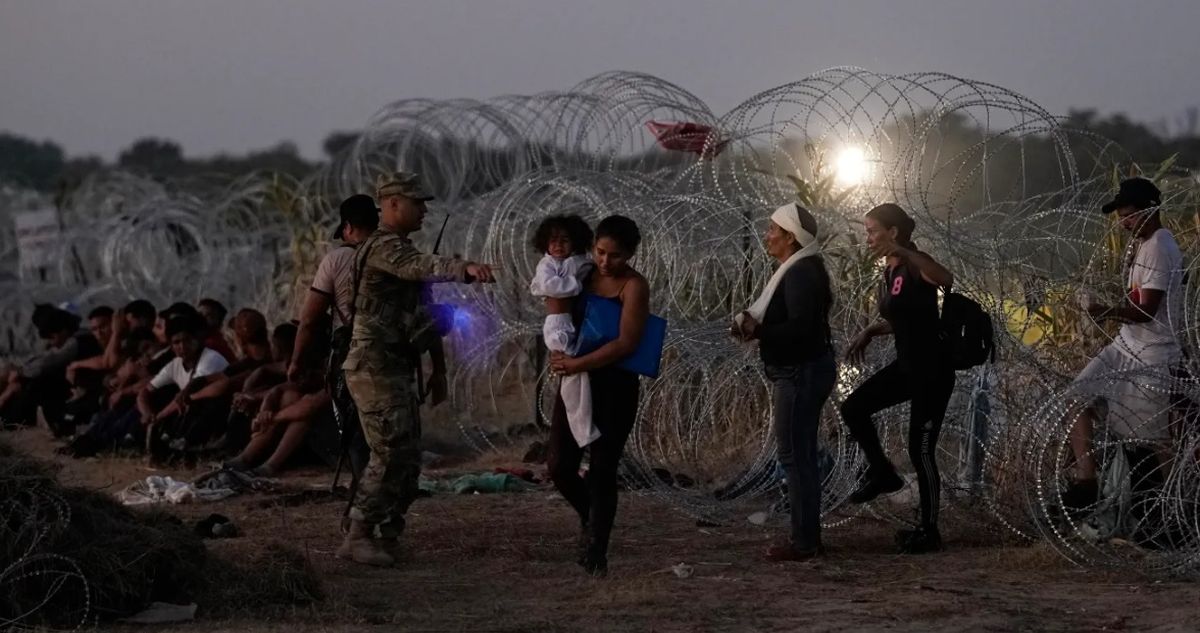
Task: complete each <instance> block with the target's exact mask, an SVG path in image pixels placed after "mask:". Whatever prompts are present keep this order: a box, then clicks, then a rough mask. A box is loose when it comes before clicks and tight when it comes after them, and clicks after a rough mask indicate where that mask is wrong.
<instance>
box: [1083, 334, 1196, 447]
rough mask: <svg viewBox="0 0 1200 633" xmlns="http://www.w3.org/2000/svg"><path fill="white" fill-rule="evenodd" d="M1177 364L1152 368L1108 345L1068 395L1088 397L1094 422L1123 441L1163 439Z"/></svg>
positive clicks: (1168, 427) (1168, 436) (1169, 420)
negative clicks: (1094, 411)
mask: <svg viewBox="0 0 1200 633" xmlns="http://www.w3.org/2000/svg"><path fill="white" fill-rule="evenodd" d="M1178 364H1179V363H1178V361H1169V362H1166V363H1163V364H1161V365H1153V364H1147V363H1144V362H1142V361H1141V360H1139V359H1136V358H1133V357H1131V356H1129V355H1128V354H1126V353H1124V352H1122V351H1121V350H1120V349H1118V348H1117V346H1116V344H1115V343H1113V344H1109V345H1108V346H1106V347H1105V348H1104V349H1102V350H1100V353H1099V354H1098V355H1097V356H1096V357H1095V358H1093V359H1092V360H1091V362H1089V363H1088V364H1087V367H1084V368H1083V371H1082V372H1080V373H1079V376H1077V377H1076V378H1075V380H1074V382H1072V383H1071V392H1072V393H1076V394H1079V395H1082V396H1086V397H1089V398H1090V403H1091V404H1092V405H1093V406H1094V407H1095V409H1096V412H1097V418H1098V419H1097V422H1101V421H1103V422H1107V423H1108V430H1109V431H1111V432H1113V433H1115V434H1117V435H1119V436H1121V437H1123V438H1127V439H1141V440H1167V439H1170V437H1171V431H1170V424H1171V415H1170V413H1171V410H1172V404H1173V403H1174V402H1175V401H1176V398H1175V394H1174V392H1175V380H1174V378H1173V377H1172V376H1174V375H1176V373H1177V368H1176V366H1177V365H1178Z"/></svg>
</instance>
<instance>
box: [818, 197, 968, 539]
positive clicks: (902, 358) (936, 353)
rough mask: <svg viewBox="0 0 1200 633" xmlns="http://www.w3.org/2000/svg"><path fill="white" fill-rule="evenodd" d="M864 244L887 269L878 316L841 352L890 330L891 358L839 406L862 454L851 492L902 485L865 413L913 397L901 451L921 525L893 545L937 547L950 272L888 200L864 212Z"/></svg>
mask: <svg viewBox="0 0 1200 633" xmlns="http://www.w3.org/2000/svg"><path fill="white" fill-rule="evenodd" d="M864 224H865V225H866V229H867V247H868V248H870V249H871V252H872V253H874V254H875V255H877V256H879V257H885V258H887V266H886V267H885V268H884V271H883V278H882V279H881V280H880V286H879V295H878V297H879V314H880V316H881V317H883V319H882V320H880V321H878V322H877V323H875V324H874V325H871V326H870V327H868V328H867V329H865V330H863V331H862V333H860V334H859V335H858V336H857V337H855V339H854V340H853V341H852V342H851V343H850V347H849V349H848V350H847V357H848V358H849V359H850V360H851V361H853V362H859V361H861V360H862V357H863V352H864V351H865V350H866V348H867V345H868V344H869V343H870V342H871V339H873V338H875V337H876V336H880V335H883V334H892V335H893V337H894V339H895V344H896V360H895V361H894V362H892V363H891V364H890V365H888V366H887V367H884V368H883V369H881V370H879V372H878V373H876V374H875V375H873V376H871V377H870V378H868V379H867V381H866V382H865V383H863V384H862V385H861V386H860V387H859V388H858V389H855V390H854V393H852V394H850V397H848V398H846V401H845V402H844V403H842V419H843V420H845V422H846V426H848V427H849V429H850V434H851V435H852V436H854V438H855V440H857V441H858V444H859V447H860V448H862V451H863V453H864V454H865V455H866V458H867V464H868V468H867V476H866V480H865V481H863V482H862V484H861V485H859V487H858V489H857V490H855V491H854V493H853V494H852V495H851V496H850V501H851V502H853V503H865V502H867V501H870V500H872V499H874V498H875V497H878V496H879V495H880V494H885V493H891V492H895V491H897V490H900V489H901V488H902V487H904V480H903V479H901V478H900V476H899V475H897V474H896V470H895V468H894V467H893V466H892V463H891V462H890V461H888V458H887V455H885V454H884V451H883V447H882V446H881V445H880V442H879V433H878V432H877V431H876V429H875V424H874V422H872V420H871V416H872V415H873V414H875V413H876V412H878V411H882V410H883V409H886V408H888V407H892V406H895V405H897V404H900V403H901V402H905V401H909V400H911V401H912V406H911V413H910V417H909V427H908V455H909V458H910V459H912V464H913V469H914V470H915V471H916V474H917V485H918V489H919V491H920V496H921V500H920V524H919V526H918V527H917V529H915V530H901V531H900V532H899V533H898V534H897V535H896V543H897V545H898V546H899V548H900V551H901V552H903V553H922V552H929V551H934V550H938V549H941V546H942V541H941V536H940V534H939V533H938V528H937V512H938V502H939V501H938V496H939V492H940V489H941V481H940V479H939V477H938V469H937V439H938V433H939V432H940V431H941V427H942V419H943V418H944V417H945V415H946V405H947V404H948V403H949V401H950V394H951V393H952V392H953V391H954V369H953V367H952V366H951V365H950V364H949V363H948V362H947V359H946V356H945V347H944V345H943V343H942V337H941V329H940V327H939V316H938V304H937V290H938V288H939V287H941V288H949V287H950V286H951V285H952V284H953V283H954V276H953V275H952V274H950V271H948V270H946V269H945V268H944V267H943V266H942V265H941V264H939V263H937V262H936V261H934V259H933V258H932V257H930V256H929V255H927V254H925V253H922V252H921V251H919V250H917V247H916V245H915V244H913V242H912V232H913V229H914V228H915V227H916V222H914V221H913V219H912V218H910V217H909V216H908V214H907V213H905V212H904V210H903V209H901V208H900V207H899V206H897V205H895V204H882V205H879V206H877V207H875V208H874V209H871V210H870V211H869V212H867V216H866V219H865V220H864Z"/></svg>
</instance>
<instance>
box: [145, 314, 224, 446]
mask: <svg viewBox="0 0 1200 633" xmlns="http://www.w3.org/2000/svg"><path fill="white" fill-rule="evenodd" d="M204 329H205V324H204V322H203V321H202V320H201V319H199V318H197V317H196V316H194V315H180V316H174V317H171V318H170V319H169V320H168V321H167V324H166V333H167V340H168V341H169V342H170V344H171V351H172V352H174V353H175V358H174V359H172V360H171V362H169V363H167V365H166V366H165V367H163V368H162V370H160V371H159V372H158V374H156V375H155V376H154V378H152V379H151V380H150V383H149V384H148V385H146V387H145V388H144V389H142V390H141V392H139V393H138V398H137V408H138V412H139V413H140V414H141V423H142V426H143V427H144V428H145V429H146V435H147V437H148V438H151V439H153V435H154V430H155V427H156V426H157V425H158V424H159V423H161V422H163V421H165V420H167V419H168V418H171V417H174V416H177V415H179V414H180V413H183V410H184V404H183V403H184V402H185V399H184V398H183V396H184V395H185V394H186V393H188V391H189V389H188V387H189V386H191V385H192V383H193V382H197V383H199V382H203V381H197V379H199V378H204V377H206V376H213V375H215V374H218V373H220V372H222V371H224V370H225V368H226V367H228V366H229V361H227V360H225V357H224V356H221V355H220V354H218V353H217V352H215V351H213V350H211V349H209V348H207V347H204V343H203V336H204ZM168 386H174V387H178V388H179V394H180V395H179V396H177V397H176V398H175V399H174V400H173V401H171V403H170V404H168V405H167V406H165V407H163V409H162V410H161V411H157V412H155V411H154V406H153V404H152V402H153V395H154V393H155V391H157V390H159V389H163V388H166V387H168ZM147 444H148V446H149V445H150V442H148V443H147Z"/></svg>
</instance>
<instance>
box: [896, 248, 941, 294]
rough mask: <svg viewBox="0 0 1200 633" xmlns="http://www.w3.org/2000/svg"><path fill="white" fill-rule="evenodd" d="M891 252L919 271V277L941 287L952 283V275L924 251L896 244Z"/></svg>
mask: <svg viewBox="0 0 1200 633" xmlns="http://www.w3.org/2000/svg"><path fill="white" fill-rule="evenodd" d="M893 254H894V255H895V256H896V257H899V258H900V259H902V260H904V262H905V263H906V264H908V265H909V266H912V267H914V268H916V269H917V270H918V271H920V273H921V278H922V279H924V280H925V281H927V282H929V283H931V284H933V285H935V286H938V287H941V288H949V287H951V286H953V285H954V275H953V274H952V273H951V272H950V271H949V270H946V267H945V266H942V265H941V264H939V263H938V262H937V260H935V259H934V258H932V257H930V256H928V255H926V254H925V253H918V252H917V251H914V250H912V249H908V248H904V247H900V246H898V247H896V250H895V251H894V252H893Z"/></svg>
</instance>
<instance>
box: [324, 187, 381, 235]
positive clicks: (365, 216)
mask: <svg viewBox="0 0 1200 633" xmlns="http://www.w3.org/2000/svg"><path fill="white" fill-rule="evenodd" d="M338 212H339V214H340V215H341V222H338V227H337V230H335V231H334V232H333V239H335V240H340V239H342V235H343V233H344V232H345V229H346V224H347V223H349V224H350V226H353V227H357V228H363V229H368V230H371V231H374V230H375V227H377V226H379V208H378V207H376V206H375V201H374V200H373V199H371V196H368V195H367V194H365V193H358V194H355V195H353V196H350V197H349V198H346V199H345V200H343V201H342V204H341V206H339V207H338Z"/></svg>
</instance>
